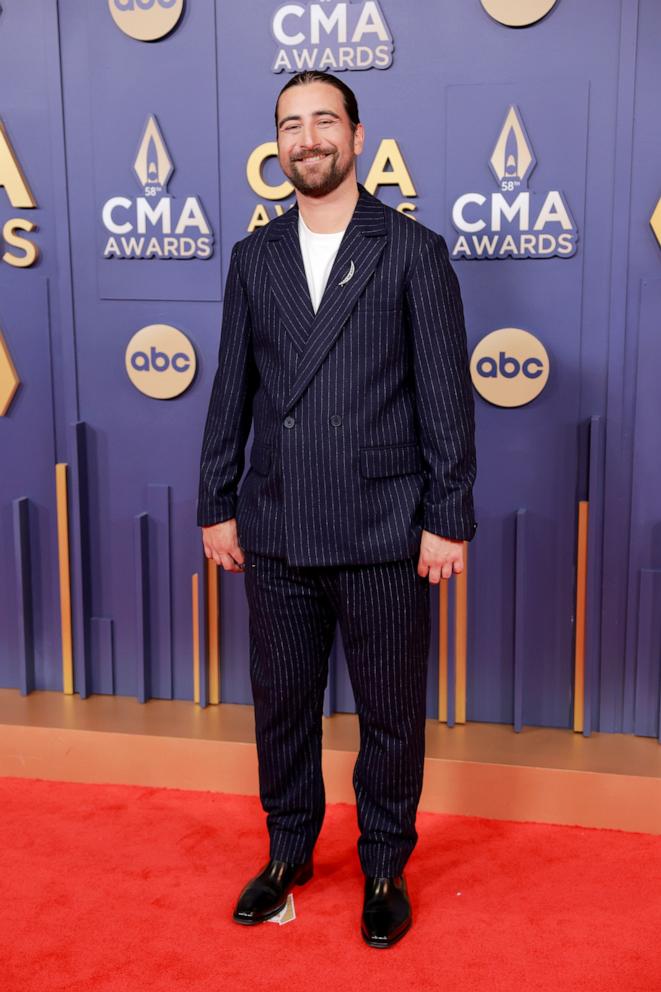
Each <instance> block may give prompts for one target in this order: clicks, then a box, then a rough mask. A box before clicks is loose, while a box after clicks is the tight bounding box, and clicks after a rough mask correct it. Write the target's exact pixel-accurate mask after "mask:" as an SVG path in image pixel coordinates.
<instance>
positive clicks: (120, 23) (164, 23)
mask: <svg viewBox="0 0 661 992" xmlns="http://www.w3.org/2000/svg"><path fill="white" fill-rule="evenodd" d="M108 8H109V10H110V14H111V16H112V19H113V21H114V22H115V24H116V25H117V27H118V28H119V29H120V31H123V32H124V34H127V35H128V36H129V38H136V39H137V40H138V41H156V40H157V39H158V38H163V37H165V35H166V34H169V33H170V31H172V29H173V28H175V27H176V26H177V24H178V23H179V19H180V18H181V13H182V11H183V9H184V0H108Z"/></svg>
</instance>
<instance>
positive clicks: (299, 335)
mask: <svg viewBox="0 0 661 992" xmlns="http://www.w3.org/2000/svg"><path fill="white" fill-rule="evenodd" d="M358 191H359V197H358V201H357V203H356V207H355V209H354V212H353V214H352V216H351V220H350V221H349V224H348V226H347V229H346V231H345V232H344V236H343V238H342V241H341V242H340V247H339V248H338V251H337V254H336V256H335V260H334V262H333V266H332V268H331V271H330V275H329V276H328V282H327V284H326V289H325V291H324V294H323V296H322V298H321V302H320V304H319V308H318V310H317V312H316V314H315V312H314V309H313V306H312V300H311V299H310V292H309V289H308V283H307V278H306V275H305V265H304V263H303V256H302V254H301V246H300V242H299V237H298V204H297V203H296V204H294V206H293V207H291V208H290V209H289V210H287V211H286V212H285V213H284V214H283V215H282V216H281V217H278V218H275V219H274V220H272V221H271V222H270V223H269V225H268V235H267V251H266V262H267V266H268V269H269V273H270V276H271V284H272V287H273V293H274V296H275V299H276V303H277V305H278V309H279V311H280V315H281V317H282V321H283V323H284V326H285V328H286V330H287V333H288V334H289V336H290V337H291V339H292V342H293V344H294V347H295V348H296V350H297V352H298V354H299V362H298V365H297V367H296V373H295V376H294V381H293V383H292V387H291V390H290V392H289V395H288V397H287V401H286V403H285V405H284V407H283V409H282V413H286V411H287V410H289V409H290V408H291V407H292V406H293V405H294V404H295V403H296V402H297V400H298V399H299V397H300V396H301V395H302V394H303V392H304V391H305V389H306V388H307V386H308V384H309V382H310V380H311V379H312V377H313V376H314V374H315V372H316V371H317V369H318V368H319V366H320V365H321V363H322V362H323V360H324V358H325V357H326V355H327V354H328V352H329V351H330V349H331V348H332V346H333V344H334V342H335V340H336V339H337V337H338V335H339V333H340V331H341V330H342V327H343V326H344V325H345V324H346V322H347V320H348V319H349V316H350V315H351V311H352V310H353V308H354V306H355V305H356V303H357V302H358V298H359V297H360V294H361V293H362V292H363V290H364V289H365V287H366V285H367V283H368V281H369V279H370V276H371V275H372V274H373V272H374V269H375V268H376V265H377V263H378V261H379V258H380V257H381V253H382V251H383V249H384V247H385V245H386V241H387V234H386V225H385V218H384V208H383V204H382V203H381V201H380V200H379V199H378V198H377V197H376V196H372V194H371V193H368V192H367V190H366V189H365V187H364V186H363V185H362V183H358ZM352 263H353V275H351V278H349V279H346V277H347V276H348V275H349V274H350V272H351V271H352Z"/></svg>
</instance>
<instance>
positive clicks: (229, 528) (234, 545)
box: [202, 517, 245, 572]
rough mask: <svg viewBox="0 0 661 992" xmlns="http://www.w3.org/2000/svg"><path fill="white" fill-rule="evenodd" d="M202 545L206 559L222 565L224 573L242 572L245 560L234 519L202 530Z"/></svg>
mask: <svg viewBox="0 0 661 992" xmlns="http://www.w3.org/2000/svg"><path fill="white" fill-rule="evenodd" d="M202 544H203V545H204V553H205V555H206V556H207V558H213V560H214V561H215V563H216V565H222V566H223V568H224V569H225V571H226V572H243V570H244V566H245V558H244V556H243V548H242V547H241V546H240V544H239V539H238V535H237V531H236V518H235V517H232V519H231V520H223V521H222V522H221V523H219V524H212V525H211V526H210V527H203V528H202Z"/></svg>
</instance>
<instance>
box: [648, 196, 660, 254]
mask: <svg viewBox="0 0 661 992" xmlns="http://www.w3.org/2000/svg"><path fill="white" fill-rule="evenodd" d="M650 224H651V225H652V230H653V231H654V233H655V235H656V240H657V241H658V242H659V244H660V245H661V200H659V202H658V203H657V205H656V207H655V208H654V213H653V214H652V216H651V217H650Z"/></svg>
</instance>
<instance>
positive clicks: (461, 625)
mask: <svg viewBox="0 0 661 992" xmlns="http://www.w3.org/2000/svg"><path fill="white" fill-rule="evenodd" d="M454 581H455V583H456V585H455V594H454V671H455V677H454V683H455V685H454V689H455V695H454V698H455V703H454V719H455V723H466V654H467V641H468V636H467V635H468V623H467V618H468V541H464V570H463V572H459V574H458V575H455V577H454Z"/></svg>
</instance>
